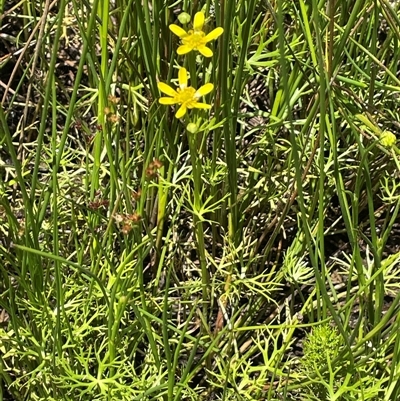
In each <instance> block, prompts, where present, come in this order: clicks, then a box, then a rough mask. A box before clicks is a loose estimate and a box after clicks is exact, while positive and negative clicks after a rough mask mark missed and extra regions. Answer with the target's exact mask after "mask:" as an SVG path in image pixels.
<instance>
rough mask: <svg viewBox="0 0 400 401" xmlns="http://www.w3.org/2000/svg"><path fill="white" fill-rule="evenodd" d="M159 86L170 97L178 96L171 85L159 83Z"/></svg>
mask: <svg viewBox="0 0 400 401" xmlns="http://www.w3.org/2000/svg"><path fill="white" fill-rule="evenodd" d="M157 86H158V89H159V90H160V91H161V92H162V93H165V94H166V95H168V96H172V97H174V96H176V95H177V94H178V93H177V92H176V90H175V89H172V88H171V87H170V86H169V85H167V84H165V83H164V82H159V83H158V84H157Z"/></svg>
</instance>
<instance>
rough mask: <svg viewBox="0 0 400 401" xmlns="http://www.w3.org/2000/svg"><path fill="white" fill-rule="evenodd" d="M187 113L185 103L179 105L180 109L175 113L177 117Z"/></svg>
mask: <svg viewBox="0 0 400 401" xmlns="http://www.w3.org/2000/svg"><path fill="white" fill-rule="evenodd" d="M185 114H186V106H185V105H184V104H183V105H182V106H181V107H179V109H178V111H177V112H176V114H175V117H176V118H182V117H183V116H184V115H185Z"/></svg>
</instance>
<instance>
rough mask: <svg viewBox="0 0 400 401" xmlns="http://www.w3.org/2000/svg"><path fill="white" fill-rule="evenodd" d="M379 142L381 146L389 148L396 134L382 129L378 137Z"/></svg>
mask: <svg viewBox="0 0 400 401" xmlns="http://www.w3.org/2000/svg"><path fill="white" fill-rule="evenodd" d="M379 142H380V143H381V144H382V145H383V146H385V147H387V148H391V147H392V146H393V145H394V144H395V143H396V135H394V134H393V133H392V132H390V131H383V132H382V133H381V135H380V137H379Z"/></svg>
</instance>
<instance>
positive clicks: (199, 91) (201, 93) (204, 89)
mask: <svg viewBox="0 0 400 401" xmlns="http://www.w3.org/2000/svg"><path fill="white" fill-rule="evenodd" d="M213 89H214V85H213V84H210V83H209V84H205V85H203V86H201V87H200V88H199V89H197V91H196V93H195V97H197V98H199V97H202V96H204V95H207V93H210V92H211V91H212V90H213Z"/></svg>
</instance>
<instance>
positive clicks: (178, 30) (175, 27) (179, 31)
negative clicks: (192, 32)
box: [169, 24, 187, 38]
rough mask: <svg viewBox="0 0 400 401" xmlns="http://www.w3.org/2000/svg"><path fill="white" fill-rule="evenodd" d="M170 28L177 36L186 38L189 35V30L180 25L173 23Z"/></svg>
mask: <svg viewBox="0 0 400 401" xmlns="http://www.w3.org/2000/svg"><path fill="white" fill-rule="evenodd" d="M169 29H170V30H171V32H173V33H174V34H175V35H176V36H179V37H180V38H184V37H185V36H187V32H186V31H185V30H184V29H182V28H181V27H180V26H178V25H175V24H171V25H170V26H169Z"/></svg>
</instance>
